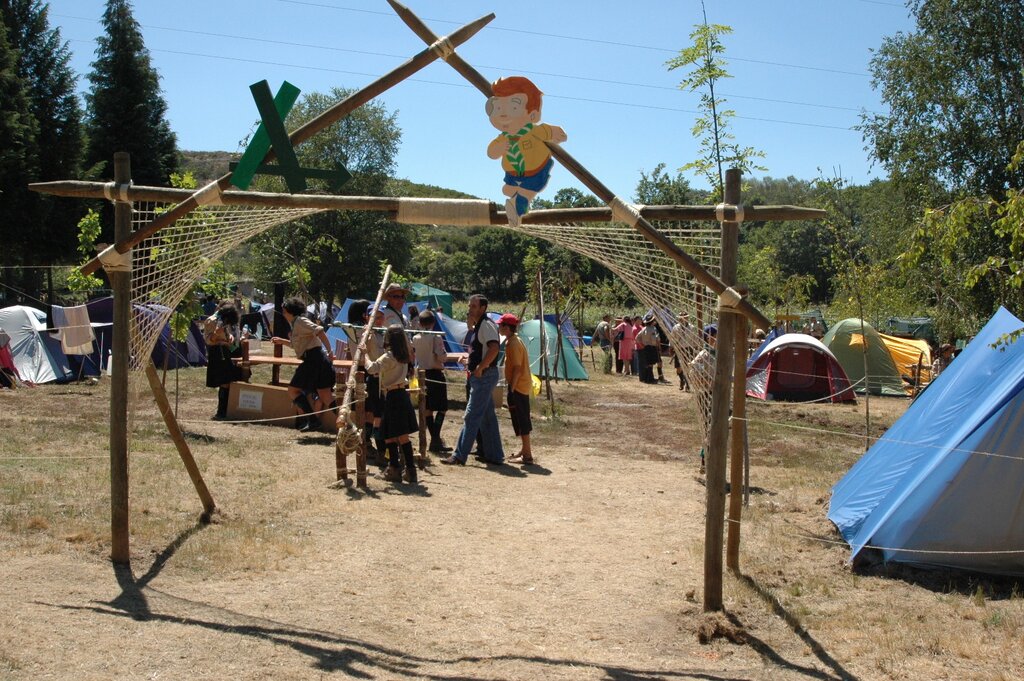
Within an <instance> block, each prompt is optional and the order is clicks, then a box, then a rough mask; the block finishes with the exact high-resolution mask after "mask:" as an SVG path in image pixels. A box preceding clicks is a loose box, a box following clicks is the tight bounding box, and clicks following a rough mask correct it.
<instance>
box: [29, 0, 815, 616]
mask: <svg viewBox="0 0 1024 681" xmlns="http://www.w3.org/2000/svg"><path fill="white" fill-rule="evenodd" d="M388 2H389V4H390V5H391V6H392V7H393V8H394V10H395V12H396V13H397V14H398V15H399V16H400V17H401V18H402V20H403V21H404V22H405V23H406V24H407V25H408V26H409V27H410V29H411V30H412V31H413V32H414V33H416V35H417V36H419V37H420V38H421V39H422V40H424V42H425V43H427V45H428V47H427V48H426V49H424V50H423V51H422V52H420V53H418V54H417V55H415V56H414V57H412V58H411V59H410V60H408V61H407V62H406V63H405V64H403V65H402V66H399V67H398V68H397V69H395V70H393V71H391V72H390V73H388V74H386V75H384V76H382V77H381V78H379V79H377V80H376V81H374V82H373V83H371V84H370V85H368V86H366V87H365V88H363V89H361V90H359V91H357V92H355V93H353V94H351V95H349V96H348V97H347V98H345V99H344V100H342V101H340V102H338V103H337V104H335V105H334V106H332V107H331V108H330V109H328V110H327V111H325V112H324V113H323V114H321V115H320V116H318V117H317V118H315V119H313V120H312V121H310V122H308V123H307V124H305V125H304V126H302V127H301V128H299V129H297V130H295V131H293V132H291V133H290V134H288V142H289V143H290V144H291V145H297V144H299V143H301V142H303V141H305V140H306V139H309V138H310V137H311V136H312V135H313V134H315V133H316V132H318V131H320V130H322V129H324V128H326V127H328V126H330V125H331V124H333V123H335V122H337V121H339V120H341V119H342V118H344V117H345V116H347V115H348V114H349V113H350V112H351V111H353V110H355V109H356V108H358V107H359V106H361V105H362V104H365V103H366V102H368V101H370V100H371V99H373V98H374V97H376V96H377V95H379V94H381V93H382V92H384V91H385V90H387V89H388V88H390V87H392V86H394V85H396V84H397V83H399V82H401V81H403V80H405V79H406V78H408V77H409V76H411V75H412V74H414V73H416V72H417V71H419V70H421V69H422V68H424V67H425V66H426V65H428V64H430V63H432V62H433V61H434V60H436V59H443V60H444V61H446V62H447V63H448V64H449V65H450V66H451V67H452V68H454V69H455V70H456V71H457V72H458V73H460V74H461V75H462V76H463V77H465V78H466V79H467V80H468V81H469V82H470V83H471V84H472V85H473V86H474V87H476V88H477V89H478V90H479V91H480V92H481V93H482V94H483V95H484V96H485V97H490V96H491V86H490V83H489V82H488V81H487V80H486V79H485V78H484V77H483V76H482V75H481V74H480V73H479V72H478V71H476V70H475V69H474V68H473V67H472V66H470V65H469V64H468V63H466V62H465V61H464V60H463V59H462V58H461V57H460V56H459V55H458V54H457V53H456V52H455V48H456V47H457V46H458V45H460V44H462V43H463V42H465V41H466V40H468V39H469V38H470V37H472V36H473V35H474V34H475V33H476V32H478V31H479V30H480V29H481V28H482V27H483V26H485V25H486V24H487V23H489V22H490V21H491V20H492V19H493V18H494V15H493V14H489V15H487V16H485V17H481V18H480V19H477V20H476V21H474V22H471V23H469V24H467V25H465V26H463V27H461V28H459V29H457V30H456V31H454V32H453V33H451V34H450V35H448V36H446V37H438V36H437V35H435V34H434V33H433V32H432V31H431V30H430V29H429V28H428V27H427V26H426V25H425V24H424V23H423V22H422V21H421V20H420V19H419V18H418V17H416V15H415V14H413V12H412V11H411V10H409V9H408V8H407V7H405V6H404V5H402V4H400V3H399V2H397V1H396V0H388ZM548 146H549V147H550V150H551V153H552V155H553V156H554V158H555V159H557V160H558V161H559V163H560V164H561V165H562V166H563V167H565V168H566V169H567V170H569V172H571V173H572V174H573V175H574V176H575V177H576V178H577V179H578V180H579V181H580V182H581V183H582V184H583V185H584V186H585V187H587V188H588V189H589V190H590V191H591V192H592V193H593V194H594V195H596V196H597V197H598V198H599V199H601V201H603V202H604V203H605V204H606V207H603V208H584V209H560V210H550V211H546V210H538V211H534V212H531V213H528V214H527V215H525V216H523V219H522V224H521V225H520V229H521V231H523V232H525V233H528V234H535V235H536V236H540V237H541V238H546V239H549V240H555V239H554V238H553V234H552V233H551V232H550V230H547V229H546V228H547V227H550V226H551V225H560V226H561V228H563V229H571V227H572V225H578V224H580V223H584V224H593V223H606V224H615V225H619V226H620V232H621V231H628V232H630V233H631V234H632V236H633V237H634V238H636V239H639V240H640V241H642V242H644V243H645V244H647V245H649V246H651V247H652V249H653V250H654V251H657V253H658V257H660V258H664V259H666V260H667V261H668V262H670V263H671V264H672V266H673V267H674V269H675V270H677V271H676V272H675V273H674V276H675V277H676V278H679V279H680V280H681V281H682V280H685V281H683V283H682V284H681V285H682V286H684V287H685V288H687V289H688V290H692V291H697V292H699V294H700V295H707V296H709V297H710V298H711V299H713V300H716V301H717V305H715V306H714V307H715V308H717V310H716V311H717V312H720V313H725V314H721V316H720V318H719V327H718V339H719V340H718V347H717V354H716V363H715V372H714V376H713V381H712V382H711V383H710V384H709V388H708V391H707V392H708V400H709V402H710V404H709V406H708V413H709V415H710V426H709V427H708V437H707V443H708V446H707V461H708V464H707V519H708V520H707V525H706V529H705V570H704V572H705V580H704V582H705V583H704V609H705V610H720V609H721V608H722V554H723V525H724V517H725V487H726V461H727V458H728V457H727V446H728V443H729V427H730V426H729V423H730V419H729V413H730V402H733V404H732V409H733V413H734V415H736V416H738V417H740V418H736V419H732V430H733V435H732V444H733V456H732V490H733V492H732V495H731V503H730V508H729V516H730V520H731V521H735V522H730V524H729V547H728V548H729V566H730V567H731V568H734V569H738V567H739V563H738V551H739V522H738V521H739V515H740V506H741V496H740V490H741V488H742V484H741V478H742V466H743V463H742V456H741V453H742V447H743V440H744V437H743V428H744V427H745V426H744V423H745V422H744V420H743V419H742V409H743V399H744V389H743V386H744V376H745V356H744V354H745V353H739V352H735V351H734V348H736V347H740V348H742V347H745V339H746V336H747V334H746V323H743V324H741V323H739V315H742V316H744V317H745V318H746V319H747V320H749V321H750V322H751V323H753V324H754V325H755V326H758V327H761V328H768V327H769V326H770V322H769V320H768V319H767V318H766V317H765V316H764V315H763V314H762V313H761V312H760V311H758V310H757V309H756V308H755V307H754V306H753V305H751V304H750V303H749V301H747V300H745V299H744V297H743V296H742V295H741V294H740V293H739V292H738V291H737V290H736V289H735V288H734V286H735V284H736V254H737V250H738V234H739V225H740V223H741V222H742V221H744V220H811V219H820V218H822V217H824V215H825V212H824V211H821V210H817V209H809V208H800V207H793V206H743V205H742V203H741V200H740V199H741V197H740V173H739V171H737V170H730V171H728V172H727V174H726V187H725V194H724V199H725V201H724V203H722V204H719V205H717V206H634V205H632V204H630V203H628V202H626V201H624V200H622V199H621V198H620V197H618V196H617V195H615V194H614V193H613V192H612V191H611V190H609V189H608V188H607V187H606V186H605V185H604V184H602V183H601V182H600V181H599V180H598V179H597V178H596V177H595V176H594V175H593V174H591V173H590V172H589V171H588V170H587V169H586V168H585V167H584V166H583V165H582V164H581V163H580V162H578V161H577V160H576V159H574V158H573V157H572V156H571V155H570V154H569V153H568V152H567V151H565V150H564V149H562V148H561V147H560V146H559V145H557V144H551V143H549V144H548ZM274 158H275V152H274V150H273V149H268V151H267V152H266V153H265V155H264V156H263V158H262V163H269V162H270V161H272V160H273V159H274ZM231 185H232V174H231V173H228V174H226V175H224V176H223V177H221V178H219V179H218V180H216V181H214V182H211V183H209V184H208V185H206V186H205V187H203V188H201V189H199V190H198V191H195V192H192V191H189V190H174V189H165V188H155V187H135V186H132V184H131V178H130V170H129V167H128V160H127V157H126V155H118V158H116V159H115V179H114V182H113V183H88V182H75V181H67V182H50V183H40V184H33V185H31V188H32V189H33V190H35V191H39V192H42V193H47V194H54V195H60V196H77V197H82V198H107V199H109V200H111V201H114V202H115V227H116V231H115V238H116V243H115V244H114V245H112V246H110V247H108V248H107V249H105V250H104V251H103V252H102V253H100V254H99V255H98V256H97V257H96V258H94V259H93V260H91V261H90V262H88V263H87V264H86V265H84V266H83V267H82V268H81V271H82V272H83V273H85V274H90V273H93V272H95V271H96V270H97V269H99V267H101V266H102V267H104V268H105V269H106V270H107V272H108V274H109V276H110V279H111V287H112V289H113V291H114V297H115V304H114V309H115V325H114V340H113V344H112V348H113V352H114V358H115V366H114V373H113V380H112V388H111V413H110V419H111V420H110V423H111V441H110V449H111V537H112V541H111V558H112V560H113V561H114V562H115V563H128V562H129V550H128V549H129V547H128V536H129V533H128V529H129V528H128V446H127V440H128V438H127V423H128V418H127V403H128V373H129V369H130V368H131V367H130V366H129V357H130V355H131V353H130V352H129V334H130V328H129V327H130V322H131V314H130V309H131V308H130V300H131V275H132V255H131V254H132V249H133V248H134V247H136V246H139V245H140V244H142V243H143V242H144V241H145V240H146V239H147V238H151V237H153V236H154V235H157V234H158V233H160V232H161V231H162V230H169V229H171V228H172V226H174V225H176V224H181V223H184V222H187V221H188V218H189V216H190V215H191V214H193V213H194V212H196V211H200V212H202V210H211V209H213V208H214V207H228V206H245V207H250V208H251V207H264V208H273V209H280V210H282V211H284V212H287V211H289V210H295V211H305V212H307V213H308V212H316V211H319V210H379V211H384V212H387V213H388V214H389V215H393V219H395V220H396V221H399V222H407V223H410V224H456V225H458V224H466V225H469V224H473V225H480V226H482V225H503V224H507V217H506V216H505V215H504V214H503V212H502V211H500V210H499V209H498V207H497V205H496V204H494V203H492V202H487V201H458V200H423V199H393V198H379V197H340V196H312V195H301V194H285V195H282V194H265V193H259V192H246V191H234V190H231V189H230V187H231ZM133 201H156V202H161V203H170V204H174V206H173V208H171V209H170V210H168V211H166V212H164V213H162V214H160V215H159V216H158V217H156V218H155V219H153V220H152V221H151V222H150V223H149V224H148V225H146V226H145V227H143V228H141V229H138V230H136V231H134V232H133V231H132V230H131V205H132V202H133ZM288 219H294V218H288ZM283 221H287V220H285V219H281V218H279V219H278V220H277V221H276V222H274V221H273V220H269V221H268V227H267V228H269V226H273V224H280V223H281V222H283ZM667 221H703V222H712V223H714V222H718V223H720V224H721V234H720V239H721V242H720V246H719V245H716V247H719V248H720V253H721V256H720V267H719V268H718V269H719V276H716V275H715V274H714V273H712V272H710V271H709V270H708V269H707V268H706V267H704V266H703V265H702V264H701V262H700V261H699V260H698V259H697V258H695V257H693V256H692V255H691V254H690V253H688V252H687V250H685V249H684V248H683V247H681V246H680V245H679V243H678V240H677V239H673V238H672V237H671V236H669V235H668V234H666V232H665V231H664V230H662V229H658V228H656V227H655V226H654V224H652V222H658V223H659V224H661V223H663V222H667ZM623 226H624V227H623ZM542 228H545V229H542ZM584 231H585V230H584ZM249 236H252V234H249ZM245 238H248V236H247V237H245ZM588 238H589V236H588ZM702 238H703V240H704V241H705V242H706V241H707V240H708V237H707V235H704V237H702ZM242 240H244V239H242ZM236 243H237V242H236ZM556 243H560V244H561V245H565V246H567V247H569V248H572V250H575V251H577V252H580V253H582V254H584V255H587V256H589V257H594V256H593V254H592V252H588V251H587V250H586V249H584V248H583V247H582V246H581V247H578V248H573V247H572V245H571V244H568V243H562V242H559V241H557V240H556ZM196 250H197V251H198V250H199V249H196ZM201 255H202V254H200V255H199V256H197V257H196V258H193V260H195V261H197V262H199V265H198V266H201V265H202V263H204V262H205V266H206V267H208V266H209V265H210V264H212V262H213V260H212V259H210V258H204V257H201ZM214 259H215V258H214ZM649 260H650V258H649V259H648V261H649ZM603 264H606V265H608V264H609V263H603ZM190 266H191V265H190ZM612 269H613V271H615V272H616V274H617V275H618V276H621V277H622V278H623V279H624V280H625V281H626V283H627V285H629V286H630V288H631V289H632V290H634V292H635V293H638V295H640V298H641V300H644V301H645V302H651V301H652V299H651V298H650V296H649V294H646V293H643V292H642V290H638V289H637V288H634V287H635V286H637V284H636V282H632V283H631V281H630V273H628V272H623V271H622V268H621V267H620V268H618V270H619V271H616V268H615V267H613V268H612ZM194 279H195V277H194V276H193V277H192V278H191V280H192V281H194ZM183 295H184V294H181V295H180V296H178V298H177V299H176V300H175V299H173V297H171V299H165V300H163V301H162V302H163V304H164V305H167V306H168V307H170V308H173V307H174V306H175V305H177V303H178V302H179V301H180V300H181V298H182V297H183ZM709 314H712V312H711V311H710V310H709ZM684 341H685V339H682V338H672V337H670V342H672V343H673V345H677V344H681V343H682V342H684ZM679 349H681V348H677V350H679ZM136 356H137V357H138V356H139V355H138V353H137V354H136ZM141 356H142V357H148V353H145V354H143V355H141ZM139 368H140V367H136V369H139ZM147 369H148V367H147ZM733 376H735V381H734V380H733V378H732V377H733ZM150 385H151V387H152V389H153V391H154V394H155V395H156V397H157V401H158V402H160V393H162V386H159V382H158V381H157V382H156V383H155V384H154V382H153V381H152V380H150ZM730 385H732V391H731V393H732V394H731V395H730V390H729V388H730ZM161 412H162V413H163V414H164V418H165V420H166V421H167V425H168V428H169V430H170V431H171V434H172V437H175V431H176V424H175V423H173V416H171V415H170V411H169V409H167V410H165V409H164V407H163V405H161ZM179 436H180V433H179ZM341 437H342V432H341V431H339V442H340V439H341ZM179 439H180V438H179V437H175V441H176V444H178V449H179V453H181V455H182V458H183V460H184V461H185V464H186V469H187V470H188V472H189V474H190V476H191V477H192V480H193V483H194V484H195V486H196V489H197V491H198V492H199V495H200V498H201V499H202V501H203V505H204V515H206V516H207V517H208V514H209V513H210V512H212V511H213V508H214V505H213V500H212V497H211V496H210V494H209V492H208V491H207V490H206V486H205V483H203V481H202V478H201V476H199V473H198V469H197V468H196V467H195V464H194V461H191V454H190V453H188V452H187V445H184V440H183V439H180V442H179ZM183 446H184V449H183ZM190 461H191V463H190Z"/></svg>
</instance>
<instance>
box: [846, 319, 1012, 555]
mask: <svg viewBox="0 0 1024 681" xmlns="http://www.w3.org/2000/svg"><path fill="white" fill-rule="evenodd" d="M1021 327H1024V322H1022V321H1021V320H1019V319H1017V318H1016V317H1015V316H1013V315H1012V314H1010V313H1009V312H1008V311H1007V310H1005V309H1003V308H1000V309H999V311H998V312H997V313H996V314H995V315H994V316H993V317H992V319H990V320H989V322H988V324H986V325H985V328H983V329H982V330H981V331H980V332H979V333H978V335H977V337H976V338H975V339H974V340H973V341H972V342H971V344H970V345H968V346H967V348H966V349H965V350H964V351H963V352H962V353H961V354H960V355H959V356H958V357H957V358H956V360H955V361H954V362H953V363H952V364H951V365H950V366H949V367H948V368H947V369H946V370H945V371H943V372H942V374H941V375H939V377H938V378H937V379H935V380H934V381H932V383H931V384H930V385H929V386H928V389H927V390H925V391H924V392H923V393H922V394H921V395H920V397H918V399H917V400H915V401H914V403H913V404H911V405H910V407H909V408H908V409H907V411H906V413H905V414H904V415H903V416H902V417H901V418H900V419H899V420H898V421H897V422H896V423H894V424H893V426H892V428H890V429H889V431H888V432H887V433H886V434H885V437H883V438H882V439H881V440H879V441H878V442H877V443H875V445H874V446H873V447H871V449H869V450H868V451H867V453H866V454H864V456H863V457H862V458H861V459H860V461H858V462H857V463H856V464H855V465H854V466H853V468H851V469H850V471H849V472H848V473H847V474H846V475H845V476H844V477H843V479H842V480H840V481H839V482H838V483H837V484H836V486H835V487H834V488H833V490H832V500H831V503H830V505H829V512H828V518H829V520H831V521H832V522H833V523H835V525H836V527H837V528H838V529H839V532H840V533H841V534H842V535H843V538H844V539H846V541H847V542H849V544H850V547H851V549H852V554H851V561H853V560H856V559H857V558H858V557H859V556H862V552H863V551H865V549H867V548H871V549H874V550H876V551H877V552H878V553H879V554H881V557H882V559H883V560H886V561H896V562H904V563H913V564H917V565H926V566H941V567H951V568H960V569H965V570H971V571H976V572H988V573H995V574H1007V575H1024V553H1022V551H1024V449H1022V447H1021V442H1022V441H1024V339H1021V340H1018V341H1017V342H1014V343H1010V344H1008V345H1007V344H1003V345H1001V346H999V347H997V348H994V347H992V344H993V343H996V342H998V341H999V338H1000V336H1002V335H1003V334H1006V333H1009V332H1011V331H1015V330H1017V329H1020V328H1021Z"/></svg>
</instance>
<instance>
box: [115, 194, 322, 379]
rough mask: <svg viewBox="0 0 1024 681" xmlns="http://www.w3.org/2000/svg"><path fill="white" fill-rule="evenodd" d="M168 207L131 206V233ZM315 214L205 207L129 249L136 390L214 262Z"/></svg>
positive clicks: (301, 210)
mask: <svg viewBox="0 0 1024 681" xmlns="http://www.w3.org/2000/svg"><path fill="white" fill-rule="evenodd" d="M171 207H173V206H172V205H170V204H162V203H154V202H135V203H133V204H132V229H133V231H137V230H138V229H140V228H142V227H144V226H146V225H148V224H149V223H150V222H152V221H153V220H154V219H155V218H156V217H158V216H159V215H161V214H162V213H164V212H166V211H167V210H169V209H170V208H171ZM316 212H318V210H317V209H312V208H257V207H250V206H206V207H203V208H200V209H198V210H196V211H193V212H192V213H190V214H189V215H187V216H185V217H183V218H181V219H179V220H177V221H176V222H175V223H174V224H172V225H170V226H168V227H165V228H164V229H162V230H160V231H159V232H157V233H156V234H154V235H153V236H151V237H149V238H147V239H145V240H143V241H142V243H140V244H139V245H138V246H136V247H135V248H134V249H132V288H131V305H132V307H131V309H132V324H131V335H130V340H129V350H130V353H131V356H130V358H129V369H130V370H131V372H132V376H133V381H132V382H133V385H134V386H135V387H136V389H137V390H141V389H143V387H146V388H148V383H147V382H146V380H145V378H144V374H143V372H145V369H146V365H147V364H148V363H149V362H150V357H151V356H152V353H153V348H154V347H155V345H156V343H157V341H158V340H159V339H160V335H161V333H163V330H164V328H165V326H166V324H167V322H168V320H169V319H170V318H171V315H172V314H173V313H174V309H175V308H176V307H177V305H178V304H179V303H180V302H181V301H182V300H183V299H184V298H185V296H186V295H189V294H190V293H191V292H192V287H193V285H194V284H195V282H196V281H198V280H199V279H200V278H201V277H202V276H203V275H204V274H205V273H206V271H207V270H208V269H209V268H210V267H211V266H212V265H213V263H214V262H216V261H217V260H219V259H220V258H222V257H223V256H224V255H226V254H227V253H228V252H230V251H231V250H232V249H234V248H236V247H237V246H238V245H240V244H241V243H242V242H244V241H246V240H248V239H250V238H252V237H254V236H256V235H257V234H260V233H262V232H265V231H266V230H268V229H271V228H272V227H275V226H277V225H280V224H284V223H286V222H290V221H292V220H295V219H297V218H301V217H304V216H306V215H310V214H312V213H316ZM140 378H141V380H139V379H140Z"/></svg>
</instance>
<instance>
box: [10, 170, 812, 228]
mask: <svg viewBox="0 0 1024 681" xmlns="http://www.w3.org/2000/svg"><path fill="white" fill-rule="evenodd" d="M29 189H31V190H32V191H34V192H38V193H40V194H48V195H51V196H63V197H69V198H80V199H102V198H104V197H105V196H106V194H105V192H106V191H107V190H108V189H109V187H108V186H107V185H106V184H105V183H103V182H87V181H83V180H56V181H53V182H35V183H33V184H30V185H29ZM127 194H128V198H129V200H131V201H139V202H142V201H155V202H159V203H177V202H181V201H186V200H188V198H189V197H190V196H192V194H193V191H192V190H190V189H175V188H173V187H150V186H144V185H132V186H131V187H128V188H127ZM220 199H221V202H222V203H223V204H224V205H226V206H258V207H262V208H314V209H321V210H366V211H374V212H378V213H386V214H387V216H388V218H389V219H390V220H392V221H395V222H397V221H398V211H399V207H400V206H401V204H402V202H403V201H419V200H420V199H403V198H396V197H388V196H334V195H328V194H276V193H271V192H252V191H241V190H234V189H232V190H227V191H224V192H223V193H222V194H221V195H220ZM433 202H436V203H437V204H438V205H439V206H443V207H445V208H448V207H465V208H469V207H471V206H479V205H480V204H486V205H487V206H488V208H489V211H488V212H489V213H490V217H489V219H488V224H491V225H507V224H508V218H507V217H506V216H505V214H504V212H502V211H503V209H502V210H499V208H498V205H497V204H496V203H494V202H493V201H482V200H480V199H434V200H433ZM639 210H640V215H642V216H643V217H644V218H646V219H647V220H651V221H655V222H659V221H660V222H665V221H669V222H673V221H675V222H677V221H706V222H710V221H717V220H718V210H717V208H716V207H715V206H682V205H674V206H643V207H642V208H639ZM727 212H728V211H727ZM729 214H730V215H732V213H729ZM743 215H744V218H743V219H744V220H745V221H747V222H768V221H778V220H818V219H821V218H823V217H825V211H823V210H820V209H818V208H803V207H801V206H785V205H782V206H743ZM613 219H614V216H613V215H612V210H611V208H608V207H607V206H603V207H595V208H541V209H537V210H531V211H530V212H529V213H527V214H526V215H524V216H522V218H521V221H522V222H523V224H528V225H529V224H538V225H546V224H556V223H562V222H611V221H612V220H613ZM434 222H436V220H435V221H434ZM434 222H427V221H426V220H425V219H424V220H423V221H422V222H419V221H418V222H410V223H407V224H434Z"/></svg>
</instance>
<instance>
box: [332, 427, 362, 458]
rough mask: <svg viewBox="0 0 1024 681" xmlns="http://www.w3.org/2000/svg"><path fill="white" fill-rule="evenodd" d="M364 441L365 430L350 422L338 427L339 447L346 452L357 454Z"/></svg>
mask: <svg viewBox="0 0 1024 681" xmlns="http://www.w3.org/2000/svg"><path fill="white" fill-rule="evenodd" d="M362 443H363V431H362V430H361V429H359V428H356V427H355V426H353V425H352V424H349V425H348V426H346V427H345V428H339V429H338V448H339V449H341V451H342V452H343V453H344V454H346V455H347V454H355V453H356V452H358V451H359V448H360V446H362Z"/></svg>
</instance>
